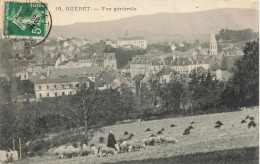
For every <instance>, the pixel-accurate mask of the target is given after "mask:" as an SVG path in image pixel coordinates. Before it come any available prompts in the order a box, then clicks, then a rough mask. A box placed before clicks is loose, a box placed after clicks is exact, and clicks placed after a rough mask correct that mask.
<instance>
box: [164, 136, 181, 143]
mask: <svg viewBox="0 0 260 164" xmlns="http://www.w3.org/2000/svg"><path fill="white" fill-rule="evenodd" d="M161 141H162V142H163V143H165V144H166V145H167V143H173V144H174V143H177V142H179V141H178V140H177V139H176V138H174V137H163V136H161Z"/></svg>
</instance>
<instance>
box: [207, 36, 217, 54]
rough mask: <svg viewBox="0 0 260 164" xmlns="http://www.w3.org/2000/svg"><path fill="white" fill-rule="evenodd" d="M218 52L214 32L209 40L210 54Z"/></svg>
mask: <svg viewBox="0 0 260 164" xmlns="http://www.w3.org/2000/svg"><path fill="white" fill-rule="evenodd" d="M217 54H218V47H217V40H216V38H215V34H214V32H212V33H211V36H210V41H209V55H217Z"/></svg>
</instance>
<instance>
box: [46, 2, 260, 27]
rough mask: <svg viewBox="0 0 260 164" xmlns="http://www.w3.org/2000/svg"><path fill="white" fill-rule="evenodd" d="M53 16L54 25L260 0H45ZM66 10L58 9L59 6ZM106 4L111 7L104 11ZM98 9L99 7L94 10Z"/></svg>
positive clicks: (244, 4) (242, 5)
mask: <svg viewBox="0 0 260 164" xmlns="http://www.w3.org/2000/svg"><path fill="white" fill-rule="evenodd" d="M45 2H47V3H48V8H49V10H50V12H51V15H52V17H53V25H66V24H73V23H76V22H100V21H108V20H115V19H121V18H125V17H130V16H134V15H151V14H156V13H159V12H169V13H173V12H175V13H186V12H196V11H203V10H211V9H218V8H251V9H258V8H259V4H258V0H55V1H54V0H45ZM58 7H61V9H62V10H63V11H57V10H58V9H59V8H58ZM68 7H74V9H75V7H90V9H91V11H66V9H68ZM102 7H106V8H111V9H112V11H104V10H102ZM118 7H120V8H124V7H128V8H131V7H134V8H136V11H119V12H115V11H114V8H118ZM94 9H98V10H94Z"/></svg>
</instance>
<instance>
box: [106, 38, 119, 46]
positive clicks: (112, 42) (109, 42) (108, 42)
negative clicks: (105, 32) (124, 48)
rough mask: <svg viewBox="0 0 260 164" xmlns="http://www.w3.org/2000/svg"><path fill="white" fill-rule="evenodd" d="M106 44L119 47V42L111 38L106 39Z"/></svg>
mask: <svg viewBox="0 0 260 164" xmlns="http://www.w3.org/2000/svg"><path fill="white" fill-rule="evenodd" d="M106 45H107V46H111V47H113V48H117V43H116V42H115V41H112V40H110V39H106Z"/></svg>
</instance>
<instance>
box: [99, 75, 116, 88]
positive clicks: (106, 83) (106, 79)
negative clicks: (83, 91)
mask: <svg viewBox="0 0 260 164" xmlns="http://www.w3.org/2000/svg"><path fill="white" fill-rule="evenodd" d="M114 80H116V77H113V76H108V75H100V76H96V78H95V83H94V85H95V88H96V89H98V90H104V89H109V88H110V87H111V85H112V83H113V81H114Z"/></svg>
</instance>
